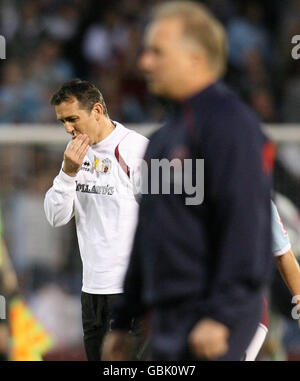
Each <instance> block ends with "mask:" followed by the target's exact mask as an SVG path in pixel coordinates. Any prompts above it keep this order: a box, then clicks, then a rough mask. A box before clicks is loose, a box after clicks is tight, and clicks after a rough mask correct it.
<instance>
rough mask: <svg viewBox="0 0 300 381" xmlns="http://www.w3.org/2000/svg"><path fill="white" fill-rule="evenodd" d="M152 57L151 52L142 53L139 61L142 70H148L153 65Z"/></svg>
mask: <svg viewBox="0 0 300 381" xmlns="http://www.w3.org/2000/svg"><path fill="white" fill-rule="evenodd" d="M152 61H153V60H152V57H151V55H150V54H149V53H147V52H144V53H142V54H141V56H140V58H139V61H138V67H139V69H140V70H142V71H148V70H150V69H151V67H152Z"/></svg>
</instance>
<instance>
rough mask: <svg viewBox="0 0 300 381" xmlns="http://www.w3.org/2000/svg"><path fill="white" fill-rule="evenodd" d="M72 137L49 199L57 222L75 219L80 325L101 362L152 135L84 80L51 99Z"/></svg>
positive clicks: (90, 354)
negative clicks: (112, 110) (110, 109)
mask: <svg viewBox="0 0 300 381" xmlns="http://www.w3.org/2000/svg"><path fill="white" fill-rule="evenodd" d="M51 104H52V105H54V106H55V111H56V115H57V119H58V120H59V121H61V122H62V123H63V124H64V127H65V130H66V132H67V133H69V134H71V135H72V140H71V141H70V142H69V144H68V145H67V148H66V150H65V152H64V160H63V164H62V168H61V170H60V172H59V174H58V175H57V176H56V177H55V179H54V182H53V186H52V187H51V188H50V189H49V190H48V192H47V193H46V196H45V202H44V207H45V213H46V216H47V219H48V221H49V223H50V224H51V225H52V226H55V227H57V226H62V225H65V224H67V223H68V222H69V221H70V220H71V219H72V218H73V217H75V221H76V230H77V236H78V243H79V249H80V255H81V259H82V264H83V285H82V295H81V304H82V322H83V331H84V345H85V350H86V354H87V358H88V360H96V361H97V360H100V358H101V345H102V339H103V336H104V334H105V332H106V331H107V330H108V329H109V324H110V322H111V320H112V318H113V317H112V316H111V303H112V302H113V301H114V299H116V298H118V296H119V295H120V294H121V293H122V291H123V289H122V284H123V278H124V275H125V272H126V268H127V264H128V260H129V255H130V250H131V245H132V240H133V235H134V232H135V227H136V222H137V212H138V203H137V200H136V192H137V189H138V187H139V184H140V169H139V168H140V164H141V159H142V158H143V155H144V152H145V149H146V146H147V143H148V139H146V138H145V137H144V136H142V135H140V134H138V133H136V132H134V131H132V130H129V129H127V128H125V127H124V126H123V125H122V124H120V123H118V122H115V121H112V120H111V119H110V118H109V115H108V113H107V109H106V105H105V102H104V99H103V97H102V94H101V93H100V91H99V90H98V89H97V88H96V87H95V86H94V85H93V84H91V83H89V82H87V81H81V80H79V79H75V80H72V81H70V82H67V83H65V84H63V86H62V87H61V89H59V91H58V92H57V93H55V94H54V95H53V97H52V99H51Z"/></svg>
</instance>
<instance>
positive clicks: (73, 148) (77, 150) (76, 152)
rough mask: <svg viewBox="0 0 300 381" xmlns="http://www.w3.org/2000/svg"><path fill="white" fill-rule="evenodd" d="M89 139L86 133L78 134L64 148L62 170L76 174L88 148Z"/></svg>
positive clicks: (71, 174)
mask: <svg viewBox="0 0 300 381" xmlns="http://www.w3.org/2000/svg"><path fill="white" fill-rule="evenodd" d="M89 141H90V140H89V137H88V136H87V135H85V134H84V135H78V136H76V138H75V139H74V140H73V141H72V143H71V144H70V145H69V147H68V148H67V149H66V150H65V153H64V167H63V171H64V172H65V173H66V174H67V175H69V176H72V177H75V176H76V174H77V172H78V171H79V169H80V167H81V165H82V162H83V159H84V157H85V155H86V153H87V151H88V149H89Z"/></svg>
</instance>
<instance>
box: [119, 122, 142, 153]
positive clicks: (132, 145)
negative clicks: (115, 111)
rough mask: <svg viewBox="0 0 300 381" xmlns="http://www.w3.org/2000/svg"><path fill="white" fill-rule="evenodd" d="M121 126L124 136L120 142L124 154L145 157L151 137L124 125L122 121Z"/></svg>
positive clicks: (120, 148)
mask: <svg viewBox="0 0 300 381" xmlns="http://www.w3.org/2000/svg"><path fill="white" fill-rule="evenodd" d="M119 127H120V132H122V134H123V137H122V138H121V141H120V143H119V150H120V151H121V152H122V153H124V154H126V153H127V154H129V155H130V156H137V157H143V156H144V153H145V150H146V148H147V145H148V143H149V139H148V138H146V137H145V136H144V135H142V134H140V133H138V132H136V131H135V130H132V129H129V128H126V127H124V126H123V125H122V124H120V123H119Z"/></svg>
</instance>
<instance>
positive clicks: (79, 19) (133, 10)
mask: <svg viewBox="0 0 300 381" xmlns="http://www.w3.org/2000/svg"><path fill="white" fill-rule="evenodd" d="M163 1H165V0H153V1H151V2H145V1H142V0H118V1H116V0H109V1H108V0H101V1H97V0H86V1H84V2H83V1H79V0H72V1H70V0H1V1H0V7H1V16H0V34H1V35H3V36H5V38H6V42H7V60H6V61H3V62H1V69H0V77H1V79H0V123H50V122H54V121H55V116H54V113H53V110H52V109H51V107H50V106H49V98H50V96H51V94H52V93H53V91H54V90H55V89H57V87H59V85H60V84H61V83H62V82H63V81H65V80H67V79H69V78H71V77H80V78H84V79H88V80H91V81H93V82H94V83H95V84H96V85H98V86H99V88H100V89H101V90H102V92H103V94H104V97H105V99H106V100H107V103H108V109H109V110H110V114H111V117H112V118H115V119H116V120H118V119H119V120H122V121H123V122H124V123H130V122H136V123H139V122H145V121H152V120H153V119H154V120H155V118H156V117H157V114H158V115H159V112H158V111H157V110H156V107H155V104H153V103H152V102H150V100H149V98H148V97H147V95H146V94H147V93H146V91H145V84H144V82H143V80H142V77H141V75H140V72H139V71H138V70H137V66H136V61H137V57H138V55H139V52H140V50H141V49H142V41H141V36H142V32H143V29H144V28H145V25H146V23H147V20H148V17H149V9H150V7H152V6H153V5H155V4H156V3H161V2H163ZM203 3H205V4H206V5H208V7H209V8H210V9H211V10H212V11H213V12H214V13H215V14H216V15H217V16H218V18H219V19H220V20H221V21H222V23H223V24H224V26H225V27H226V30H227V32H228V40H229V67H228V72H227V75H226V81H227V82H228V83H230V84H231V85H232V86H233V87H234V89H235V90H236V91H237V92H239V93H240V94H241V95H242V96H243V98H244V99H246V100H247V102H248V103H250V104H251V105H252V107H253V108H254V109H255V110H256V111H257V113H258V114H259V115H260V117H261V118H262V120H263V121H266V122H295V123H297V122H299V121H300V113H299V107H297V104H299V100H300V73H299V63H297V61H296V60H293V59H292V57H291V49H292V47H293V45H292V44H291V38H292V36H293V35H295V34H299V31H300V19H299V14H300V1H299V0H286V1H284V2H283V1H280V0H264V1H258V0H256V1H255V0H251V1H249V0H245V1H238V0H206V1H203Z"/></svg>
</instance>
